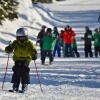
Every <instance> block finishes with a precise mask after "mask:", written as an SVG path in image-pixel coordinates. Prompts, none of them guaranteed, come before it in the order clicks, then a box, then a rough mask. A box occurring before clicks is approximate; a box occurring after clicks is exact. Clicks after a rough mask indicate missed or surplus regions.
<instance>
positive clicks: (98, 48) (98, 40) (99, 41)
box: [93, 29, 100, 57]
mask: <svg viewBox="0 0 100 100" xmlns="http://www.w3.org/2000/svg"><path fill="white" fill-rule="evenodd" d="M93 39H94V51H95V57H98V54H99V55H100V33H99V31H98V29H95V33H94V36H93Z"/></svg>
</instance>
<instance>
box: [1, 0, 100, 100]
mask: <svg viewBox="0 0 100 100" xmlns="http://www.w3.org/2000/svg"><path fill="white" fill-rule="evenodd" d="M18 1H19V2H20V5H19V9H18V11H19V19H18V20H17V19H16V20H15V21H13V22H10V21H8V20H7V21H6V22H4V23H3V26H0V61H1V62H0V88H1V86H2V81H3V78H4V73H5V67H6V62H7V58H6V57H7V54H5V53H4V54H2V53H3V51H4V48H5V46H6V45H7V44H8V42H9V40H14V39H15V37H16V29H17V28H19V27H27V28H28V30H29V38H30V39H32V40H33V42H35V38H36V35H37V32H38V31H39V29H40V28H41V25H43V24H44V25H47V26H48V27H51V28H52V27H53V26H58V28H59V30H60V29H61V28H63V27H65V26H66V25H67V24H69V25H71V26H72V27H73V28H74V30H76V32H77V39H78V46H79V50H80V51H82V52H83V42H82V41H80V39H79V38H80V37H81V36H83V33H84V26H85V25H89V27H90V28H91V29H92V30H93V29H94V28H96V27H99V26H100V23H98V22H97V18H98V13H99V12H100V7H99V5H100V1H99V0H62V2H55V3H54V4H40V3H39V4H37V5H32V3H31V0H18ZM82 52H81V55H82ZM4 55H5V56H6V57H5V58H2V56H4ZM46 63H48V59H46ZM13 64H14V62H13V61H12V59H11V58H10V61H9V65H8V70H7V75H6V79H5V84H4V90H2V89H0V100H67V99H68V100H99V99H100V58H87V59H86V58H82V57H81V58H69V59H67V58H60V59H59V58H55V61H54V63H53V64H52V65H48V64H47V65H46V66H43V65H41V61H40V58H38V59H37V60H36V65H37V68H38V71H39V76H40V80H41V83H42V89H43V93H41V90H40V87H39V84H38V79H37V73H36V69H35V67H34V62H31V64H30V69H31V70H30V75H31V84H30V85H29V88H28V91H27V92H26V93H25V94H18V93H8V92H7V90H9V89H11V87H12V84H11V83H10V81H11V76H12V66H13Z"/></svg>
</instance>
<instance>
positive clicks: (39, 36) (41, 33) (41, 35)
mask: <svg viewBox="0 0 100 100" xmlns="http://www.w3.org/2000/svg"><path fill="white" fill-rule="evenodd" d="M45 29H46V26H45V25H43V26H42V29H41V30H40V32H39V33H38V35H37V41H36V44H37V43H39V45H40V55H41V58H42V47H43V37H44V35H45V33H46V31H45Z"/></svg>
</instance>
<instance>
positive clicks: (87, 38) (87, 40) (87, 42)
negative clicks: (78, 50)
mask: <svg viewBox="0 0 100 100" xmlns="http://www.w3.org/2000/svg"><path fill="white" fill-rule="evenodd" d="M83 39H84V51H85V57H86V58H87V57H89V56H90V57H93V53H92V39H93V35H92V31H91V30H90V29H89V27H88V26H86V27H85V34H84V38H83Z"/></svg>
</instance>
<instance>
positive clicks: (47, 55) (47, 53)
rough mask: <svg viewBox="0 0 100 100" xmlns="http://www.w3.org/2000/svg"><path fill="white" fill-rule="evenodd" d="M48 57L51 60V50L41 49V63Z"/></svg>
mask: <svg viewBox="0 0 100 100" xmlns="http://www.w3.org/2000/svg"><path fill="white" fill-rule="evenodd" d="M46 57H49V62H52V61H53V53H52V50H43V51H42V64H44V63H45V58H46Z"/></svg>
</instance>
